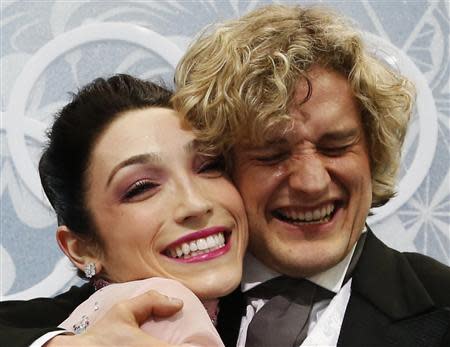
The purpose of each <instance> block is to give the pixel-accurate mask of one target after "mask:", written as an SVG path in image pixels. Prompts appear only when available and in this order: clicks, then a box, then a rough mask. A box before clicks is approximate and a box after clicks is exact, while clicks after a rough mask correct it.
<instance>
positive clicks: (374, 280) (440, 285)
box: [0, 231, 450, 347]
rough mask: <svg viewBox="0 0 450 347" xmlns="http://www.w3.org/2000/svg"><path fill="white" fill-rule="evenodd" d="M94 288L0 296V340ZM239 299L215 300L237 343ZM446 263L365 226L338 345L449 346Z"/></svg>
mask: <svg viewBox="0 0 450 347" xmlns="http://www.w3.org/2000/svg"><path fill="white" fill-rule="evenodd" d="M92 292H93V289H92V287H91V286H90V285H89V284H86V285H84V286H83V287H81V288H77V287H73V288H71V290H70V291H69V292H67V293H65V294H62V295H60V296H58V297H56V298H54V299H35V300H31V301H11V302H3V303H0V345H1V346H8V347H9V346H14V347H22V346H23V347H25V346H28V345H29V344H30V343H31V342H33V341H34V340H36V339H37V338H38V337H39V336H41V335H43V334H45V333H46V332H48V331H52V330H55V329H56V326H57V325H58V324H60V323H61V322H62V321H63V320H64V319H65V318H67V317H68V315H69V314H70V313H71V312H72V311H73V309H74V308H75V307H76V306H78V305H79V304H80V303H81V302H82V301H84V300H86V299H87V298H88V297H89V296H90V295H91V294H92ZM245 306H246V305H245V301H244V299H243V297H242V294H241V293H240V291H239V290H236V291H235V292H233V293H232V294H231V295H229V296H227V297H225V298H223V299H222V300H221V303H220V315H219V317H218V330H219V333H220V334H221V336H222V339H223V341H224V343H225V345H226V346H227V347H234V346H236V340H237V336H238V333H239V326H240V321H241V317H242V315H243V314H244V313H245ZM449 307H450V268H449V267H447V266H444V265H443V264H441V263H439V262H437V261H435V260H433V259H431V258H428V257H426V256H423V255H419V254H416V253H399V252H397V251H395V250H392V249H390V248H388V247H387V246H386V245H384V244H383V243H382V242H381V241H380V240H378V239H377V238H376V237H375V236H374V235H373V234H372V233H371V232H370V231H369V232H368V235H367V238H366V241H365V245H364V249H363V252H362V254H361V257H360V259H359V262H358V265H357V266H356V268H355V270H354V272H353V277H352V294H351V296H350V301H349V303H348V306H347V310H346V313H345V316H344V321H343V324H342V329H341V333H340V336H339V341H338V346H345V347H347V346H349V347H353V346H355V347H356V346H358V347H360V346H383V347H384V346H399V347H419V346H424V347H425V346H426V347H435V346H436V347H437V346H439V347H449V346H450V311H449Z"/></svg>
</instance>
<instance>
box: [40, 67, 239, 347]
mask: <svg viewBox="0 0 450 347" xmlns="http://www.w3.org/2000/svg"><path fill="white" fill-rule="evenodd" d="M170 97H171V94H170V92H168V91H166V90H165V89H163V88H161V87H159V86H157V85H155V84H153V83H150V82H144V81H141V80H138V79H136V78H133V77H131V76H127V75H117V76H114V77H111V78H109V79H107V80H104V79H97V80H95V81H94V82H92V83H91V84H89V85H87V86H86V87H84V88H83V89H82V90H81V91H80V92H79V93H78V94H77V95H75V96H74V98H73V100H72V101H71V102H70V103H69V104H68V105H67V106H66V107H64V108H63V109H62V110H61V112H60V113H59V114H58V116H57V118H56V120H55V122H54V124H53V126H52V129H51V131H50V132H49V143H48V145H47V147H46V149H45V151H44V153H43V155H42V158H41V160H40V163H39V172H40V176H41V181H42V184H43V187H44V190H45V193H46V195H47V196H48V198H49V200H50V202H51V204H52V206H53V207H54V209H55V211H56V214H57V216H58V221H59V226H58V230H57V241H58V244H59V246H60V248H61V249H62V251H63V252H64V253H65V254H66V256H67V257H68V258H69V259H70V260H71V262H72V263H73V264H74V265H75V266H76V267H77V269H78V272H79V274H80V275H81V276H82V277H87V278H89V279H90V281H91V283H92V286H94V287H95V288H96V289H100V290H99V291H98V292H97V293H95V294H94V295H93V296H92V297H91V298H90V299H89V300H88V301H87V302H85V303H84V304H82V305H80V307H79V308H78V309H77V310H75V312H74V313H73V315H72V316H71V317H70V318H69V319H68V320H67V321H65V322H64V323H63V324H62V325H61V326H62V327H64V328H66V329H69V330H70V329H73V330H74V332H76V333H81V332H84V330H86V329H87V328H88V326H89V325H92V324H93V323H94V322H95V320H97V319H99V318H101V316H102V315H103V314H104V313H105V312H106V311H108V309H109V308H110V307H111V306H112V305H113V304H114V302H116V301H120V300H121V299H124V298H128V297H132V296H135V295H138V294H139V293H142V292H144V291H146V290H148V289H149V288H154V289H157V290H158V291H160V292H161V293H163V294H166V295H170V296H174V297H180V298H182V299H183V300H184V302H185V306H184V308H183V310H182V311H181V312H180V313H179V314H177V315H176V316H175V319H174V320H170V321H169V322H168V323H167V322H154V321H151V322H150V321H149V322H147V323H145V324H144V325H143V326H142V327H143V329H144V330H148V331H149V332H150V333H151V334H152V335H153V336H155V337H159V338H161V339H165V340H166V341H168V342H172V343H177V344H182V343H187V344H189V345H204V346H213V345H214V346H215V345H217V346H219V345H221V342H220V338H219V337H218V334H217V332H216V331H215V330H214V328H213V326H212V324H211V321H210V319H213V320H214V312H215V310H216V307H217V300H216V299H217V298H218V297H220V296H224V295H226V294H228V293H230V292H231V291H232V290H233V289H234V288H235V287H236V286H237V285H238V283H239V282H240V278H241V273H242V258H243V255H244V251H245V247H246V242H247V222H246V217H245V212H244V207H243V205H242V201H241V198H240V196H239V193H238V192H237V190H236V189H235V188H234V186H233V185H232V183H231V182H230V181H229V179H228V178H227V176H226V175H225V174H224V172H223V167H222V164H221V160H220V159H217V158H214V157H212V156H209V155H206V154H202V153H201V151H200V150H199V148H198V143H197V141H196V139H195V137H194V135H193V133H192V132H191V131H190V130H189V129H187V128H185V127H183V126H182V124H181V121H180V119H179V118H178V116H177V114H176V113H175V112H174V111H173V110H172V109H171V108H170ZM155 277H158V278H159V279H154V278H155ZM161 278H165V279H161ZM148 279H150V280H148ZM167 279H170V280H167ZM173 280H175V281H177V282H175V281H173ZM130 281H134V282H130ZM178 282H179V283H181V285H180V284H178ZM184 286H186V287H187V288H189V289H190V290H192V292H193V293H195V295H197V297H198V298H199V299H200V300H201V301H202V302H203V303H204V304H205V305H206V306H207V307H208V309H209V312H210V315H209V316H208V314H206V311H204V310H202V309H200V308H199V307H201V304H200V302H199V301H198V300H197V298H196V297H195V296H193V295H192V294H191V293H190V292H189V291H188V290H187V289H186V288H185V287H184ZM103 287H105V288H103ZM199 311H200V312H199ZM167 325H170V326H169V327H168V326H167Z"/></svg>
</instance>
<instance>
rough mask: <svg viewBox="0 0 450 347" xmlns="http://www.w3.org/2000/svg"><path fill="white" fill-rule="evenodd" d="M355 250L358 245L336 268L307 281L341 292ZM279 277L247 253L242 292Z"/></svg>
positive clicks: (308, 278) (278, 274)
mask: <svg viewBox="0 0 450 347" xmlns="http://www.w3.org/2000/svg"><path fill="white" fill-rule="evenodd" d="M365 231H366V228H365V227H364V229H363V231H362V232H363V233H364V232H365ZM355 248H356V243H355V245H354V246H353V248H352V250H351V251H350V252H349V253H348V254H347V255H346V257H345V258H344V259H342V260H341V261H340V262H339V263H337V264H336V265H335V266H333V267H332V268H329V269H327V270H325V271H323V272H320V273H318V274H315V275H313V276H311V277H306V279H307V280H309V281H311V282H313V283H314V284H317V285H318V286H320V287H322V288H325V289H328V290H330V291H332V292H334V293H337V292H339V290H340V289H341V287H342V284H343V282H344V278H345V274H346V273H347V269H348V266H349V265H350V261H351V259H352V256H353V252H354V251H355ZM278 276H281V274H280V273H278V272H276V271H275V270H272V269H269V268H268V267H266V266H265V265H264V264H263V263H261V262H260V261H259V260H258V259H256V258H255V257H254V256H253V255H251V254H250V253H248V252H247V254H246V255H245V258H244V273H243V275H242V281H241V290H242V292H246V291H248V290H250V289H252V288H254V287H256V286H257V285H259V284H261V283H263V282H266V281H268V280H270V279H272V278H274V277H278Z"/></svg>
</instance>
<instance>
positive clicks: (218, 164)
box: [199, 157, 225, 172]
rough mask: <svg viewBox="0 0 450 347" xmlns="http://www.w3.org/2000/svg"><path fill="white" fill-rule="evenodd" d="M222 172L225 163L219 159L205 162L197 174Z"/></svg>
mask: <svg viewBox="0 0 450 347" xmlns="http://www.w3.org/2000/svg"><path fill="white" fill-rule="evenodd" d="M223 170H225V162H224V159H223V158H221V157H220V158H214V159H211V160H207V161H205V162H204V163H203V164H202V165H201V166H200V168H199V172H205V171H223Z"/></svg>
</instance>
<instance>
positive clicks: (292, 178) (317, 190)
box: [289, 152, 331, 198]
mask: <svg viewBox="0 0 450 347" xmlns="http://www.w3.org/2000/svg"><path fill="white" fill-rule="evenodd" d="M330 182H331V177H330V174H329V172H328V169H327V167H326V165H325V162H324V161H323V159H322V158H321V157H320V154H319V153H317V152H314V153H308V154H303V155H297V156H294V157H293V158H291V160H290V162H289V186H290V188H292V189H294V190H296V191H297V192H300V193H303V194H305V195H308V196H310V197H311V198H315V197H320V195H321V194H324V193H326V191H327V189H328V187H329V184H330Z"/></svg>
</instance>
